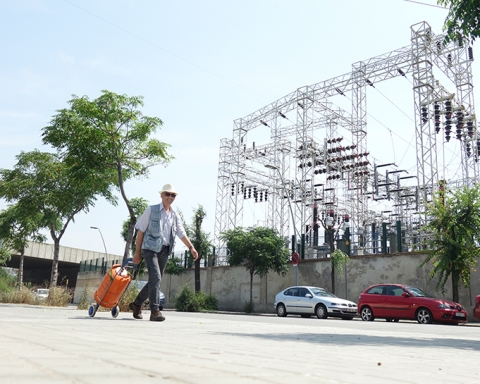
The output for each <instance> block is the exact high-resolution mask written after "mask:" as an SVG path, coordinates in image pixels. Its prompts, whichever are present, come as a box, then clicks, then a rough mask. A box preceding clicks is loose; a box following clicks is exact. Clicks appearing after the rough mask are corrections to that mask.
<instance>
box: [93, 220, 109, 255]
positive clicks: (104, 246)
mask: <svg viewBox="0 0 480 384" xmlns="http://www.w3.org/2000/svg"><path fill="white" fill-rule="evenodd" d="M90 228H91V229H97V230H98V232H100V237H101V238H102V242H103V248H105V261H106V262H107V263H108V254H107V246H106V245H105V240H103V235H102V231H101V230H100V228H98V227H90Z"/></svg>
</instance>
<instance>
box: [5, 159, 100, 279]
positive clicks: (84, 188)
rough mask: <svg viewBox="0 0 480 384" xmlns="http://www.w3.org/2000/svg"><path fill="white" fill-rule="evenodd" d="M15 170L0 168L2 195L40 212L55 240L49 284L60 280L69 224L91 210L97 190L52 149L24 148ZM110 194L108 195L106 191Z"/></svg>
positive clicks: (94, 185)
mask: <svg viewBox="0 0 480 384" xmlns="http://www.w3.org/2000/svg"><path fill="white" fill-rule="evenodd" d="M17 160H18V161H17V164H15V167H14V169H13V170H8V169H1V170H0V197H1V198H4V199H5V200H6V201H7V202H8V203H15V204H16V206H17V207H18V209H19V210H20V212H28V214H26V216H25V217H30V215H31V214H33V213H38V214H39V215H41V222H40V226H41V227H42V228H46V229H47V230H48V231H49V233H50V236H51V238H52V239H53V242H54V253H53V261H52V273H51V277H50V286H51V287H55V286H56V285H57V280H58V258H59V255H60V240H61V238H62V236H63V234H64V233H65V231H66V229H67V227H68V225H69V224H70V222H71V221H72V220H73V219H74V217H75V215H77V214H78V213H80V212H88V210H89V207H90V206H92V205H93V204H94V202H95V200H96V196H97V194H98V192H99V191H98V189H97V185H96V184H93V183H91V180H90V179H89V180H83V181H82V180H80V179H79V178H78V177H77V175H76V170H75V169H72V168H71V167H69V166H67V164H65V163H64V162H63V161H61V159H60V158H59V157H58V156H57V155H56V154H52V153H47V152H40V151H38V150H35V151H32V152H21V153H20V155H18V156H17ZM105 196H106V197H107V198H108V195H105Z"/></svg>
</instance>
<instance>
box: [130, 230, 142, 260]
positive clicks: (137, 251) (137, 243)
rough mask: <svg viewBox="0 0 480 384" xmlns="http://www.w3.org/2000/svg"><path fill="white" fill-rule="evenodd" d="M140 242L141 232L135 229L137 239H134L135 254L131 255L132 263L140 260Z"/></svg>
mask: <svg viewBox="0 0 480 384" xmlns="http://www.w3.org/2000/svg"><path fill="white" fill-rule="evenodd" d="M142 243H143V232H142V231H141V230H140V229H138V230H137V239H136V240H135V255H134V256H133V260H132V263H133V264H140V262H141V261H142Z"/></svg>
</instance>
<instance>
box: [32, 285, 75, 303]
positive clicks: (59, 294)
mask: <svg viewBox="0 0 480 384" xmlns="http://www.w3.org/2000/svg"><path fill="white" fill-rule="evenodd" d="M72 298H73V294H72V290H71V289H69V288H67V287H63V286H56V287H51V288H50V289H49V291H48V297H47V298H46V299H45V300H44V301H42V302H40V304H44V305H48V306H51V307H66V306H67V305H68V304H69V303H71V302H72Z"/></svg>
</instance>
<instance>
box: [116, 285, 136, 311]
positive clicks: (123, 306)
mask: <svg viewBox="0 0 480 384" xmlns="http://www.w3.org/2000/svg"><path fill="white" fill-rule="evenodd" d="M137 295H138V289H137V287H135V284H130V285H129V286H128V288H127V289H126V291H125V293H124V294H123V296H122V298H121V299H120V301H119V302H118V307H119V308H120V312H130V308H129V307H128V304H130V303H131V302H132V301H134V300H135V298H136V297H137Z"/></svg>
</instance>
